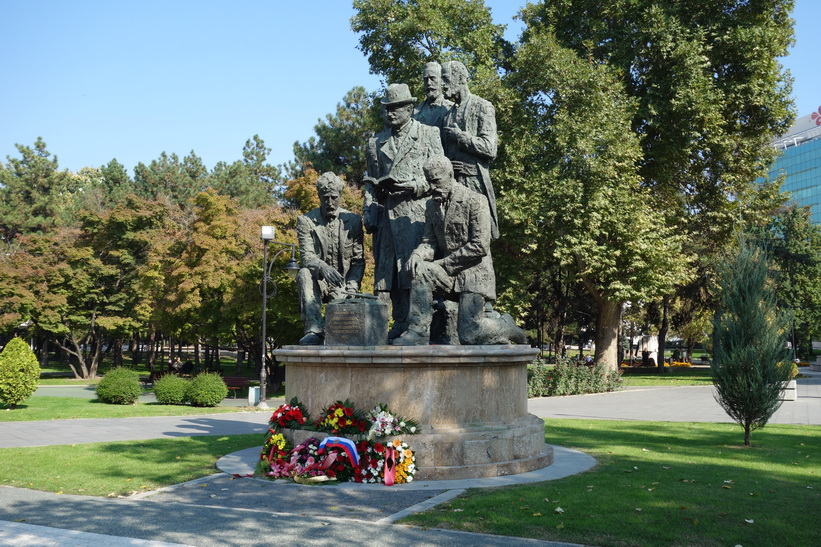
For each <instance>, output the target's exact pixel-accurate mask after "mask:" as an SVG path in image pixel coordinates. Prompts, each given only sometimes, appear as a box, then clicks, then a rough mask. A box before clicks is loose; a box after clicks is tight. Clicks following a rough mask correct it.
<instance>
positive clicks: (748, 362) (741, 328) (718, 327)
mask: <svg viewBox="0 0 821 547" xmlns="http://www.w3.org/2000/svg"><path fill="white" fill-rule="evenodd" d="M717 284H718V289H719V290H718V305H717V307H716V312H715V316H714V317H713V355H714V357H715V359H714V360H713V363H712V365H711V366H710V371H711V372H712V375H713V384H714V385H715V388H716V396H715V397H716V400H717V401H718V403H719V404H720V405H721V406H722V408H724V410H725V411H726V412H727V414H728V415H729V416H730V417H731V418H732V419H733V420H735V421H736V422H737V423H738V424H739V425H741V427H742V428H744V445H745V446H750V444H751V443H750V434H751V432H752V431H754V430H756V429H760V428H762V427H764V426H765V425H767V422H768V421H769V419H770V417H771V416H772V415H773V414H774V413H775V411H776V410H778V408H779V407H780V406H781V394H782V391H783V389H784V387H783V382H785V381H786V380H787V379H788V378H789V376H790V374H791V373H792V367H789V366H780V365H779V363H781V362H785V361H786V360H787V357H788V353H789V350H788V349H787V343H786V342H787V333H788V332H789V329H790V317H789V315H788V314H787V313H785V312H783V311H782V310H780V309H779V307H778V295H777V294H776V291H775V288H774V285H773V282H772V279H771V277H770V261H769V256H768V255H767V253H766V252H765V251H764V250H763V249H762V248H760V247H759V246H758V245H757V244H756V243H755V242H753V241H751V240H750V239H747V238H745V237H743V236H742V237H740V238H739V248H738V250H737V251H736V252H735V254H733V255H731V256H729V257H727V259H726V260H723V261H721V262H720V263H719V268H718V276H717Z"/></svg>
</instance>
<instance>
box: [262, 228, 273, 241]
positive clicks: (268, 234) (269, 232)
mask: <svg viewBox="0 0 821 547" xmlns="http://www.w3.org/2000/svg"><path fill="white" fill-rule="evenodd" d="M259 237H260V239H262V240H263V241H273V239H274V227H273V226H262V227H261V228H260V231H259Z"/></svg>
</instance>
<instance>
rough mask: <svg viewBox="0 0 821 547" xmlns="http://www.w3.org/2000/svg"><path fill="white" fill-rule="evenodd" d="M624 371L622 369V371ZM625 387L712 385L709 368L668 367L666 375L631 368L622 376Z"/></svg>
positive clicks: (652, 370)
mask: <svg viewBox="0 0 821 547" xmlns="http://www.w3.org/2000/svg"><path fill="white" fill-rule="evenodd" d="M622 370H624V369H622ZM622 380H624V385H625V386H709V385H712V384H713V380H712V378H711V376H710V369H709V368H706V367H705V368H688V367H669V368H668V369H667V373H666V374H658V373H657V372H656V371H655V369H643V368H631V369H630V371H629V372H626V373H624V374H622Z"/></svg>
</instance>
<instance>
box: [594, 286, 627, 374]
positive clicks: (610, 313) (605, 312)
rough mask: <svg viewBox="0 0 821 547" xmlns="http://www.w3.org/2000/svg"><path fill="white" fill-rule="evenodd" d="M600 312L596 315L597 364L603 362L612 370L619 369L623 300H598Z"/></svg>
mask: <svg viewBox="0 0 821 547" xmlns="http://www.w3.org/2000/svg"><path fill="white" fill-rule="evenodd" d="M598 304H599V313H598V315H597V316H596V357H595V361H596V364H603V365H605V366H606V367H607V368H609V369H610V370H618V368H619V363H618V349H619V343H618V342H619V337H618V333H619V317H620V316H621V302H614V301H612V300H607V299H605V298H600V299H599V300H598Z"/></svg>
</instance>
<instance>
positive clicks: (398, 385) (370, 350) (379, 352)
mask: <svg viewBox="0 0 821 547" xmlns="http://www.w3.org/2000/svg"><path fill="white" fill-rule="evenodd" d="M275 354H276V356H277V358H278V359H279V360H280V361H281V362H283V363H285V365H286V369H285V370H286V373H285V386H286V387H285V398H286V400H290V399H292V398H293V397H297V398H298V399H299V400H300V402H302V403H303V404H304V405H305V406H306V409H307V411H308V412H309V414H310V415H311V416H312V417H316V416H318V415H319V414H320V413H321V412H322V411H323V410H324V409H325V408H327V407H328V406H330V405H331V404H333V403H334V402H335V401H337V400H345V399H347V400H349V401H350V402H352V403H354V404H356V405H357V408H358V409H360V410H368V409H371V408H373V407H374V406H376V404H379V403H383V404H386V405H388V407H389V408H390V409H391V410H392V411H393V412H396V413H398V414H399V415H401V416H405V417H407V418H411V419H414V420H415V421H417V422H418V423H419V425H420V427H419V431H418V434H416V435H407V436H405V437H403V439H402V440H404V441H405V442H406V443H408V445H409V446H410V447H411V449H412V450H413V451H414V452H415V455H416V466H417V468H418V471H417V474H416V478H417V479H418V480H445V479H468V478H478V477H493V476H502V475H509V474H515V473H524V472H527V471H533V470H536V469H540V468H542V467H545V466H547V465H550V464H551V463H552V461H553V454H552V450H551V449H550V447H549V446H547V445H546V444H545V442H544V422H543V421H542V420H541V419H540V418H537V417H536V416H533V415H532V414H528V413H527V364H528V363H529V362H530V361H531V360H532V359H533V358H534V357H535V356H536V354H537V350H536V349H533V348H530V347H526V346H414V347H396V346H368V347H362V346H286V347H284V348H282V349H279V350H277V351H276V352H275ZM288 436H289V437H291V440H292V441H293V442H294V443H295V444H298V443H299V442H301V441H302V440H304V439H306V438H308V437H311V436H316V437H320V438H321V437H322V436H325V435H319V434H317V433H316V432H311V431H301V430H299V431H293V432H289V435H288ZM387 440H390V438H389V439H386V441H387Z"/></svg>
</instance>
